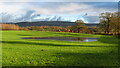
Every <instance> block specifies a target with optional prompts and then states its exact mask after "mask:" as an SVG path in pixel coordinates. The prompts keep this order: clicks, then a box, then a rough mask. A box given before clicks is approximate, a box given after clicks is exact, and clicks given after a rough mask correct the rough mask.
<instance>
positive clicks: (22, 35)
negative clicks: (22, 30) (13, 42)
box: [18, 34, 33, 36]
mask: <svg viewBox="0 0 120 68" xmlns="http://www.w3.org/2000/svg"><path fill="white" fill-rule="evenodd" d="M18 35H19V36H33V35H26V34H18Z"/></svg>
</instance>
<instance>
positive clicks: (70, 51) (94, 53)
mask: <svg viewBox="0 0 120 68" xmlns="http://www.w3.org/2000/svg"><path fill="white" fill-rule="evenodd" d="M58 36H59V37H60V36H70V37H91V38H99V39H98V41H92V42H72V41H59V40H35V39H21V38H23V37H58ZM118 41H119V39H117V38H116V37H114V36H104V35H92V34H82V33H69V32H66V33H65V32H49V31H2V65H3V66H117V65H118Z"/></svg>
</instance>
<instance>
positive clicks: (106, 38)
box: [98, 36, 120, 44]
mask: <svg viewBox="0 0 120 68" xmlns="http://www.w3.org/2000/svg"><path fill="white" fill-rule="evenodd" d="M98 41H100V42H102V43H109V44H119V42H120V39H118V38H117V37H116V36H102V37H100V39H99V40H98Z"/></svg>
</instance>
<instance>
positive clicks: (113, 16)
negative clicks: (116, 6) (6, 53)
mask: <svg viewBox="0 0 120 68" xmlns="http://www.w3.org/2000/svg"><path fill="white" fill-rule="evenodd" d="M0 29H1V30H38V31H57V32H74V33H89V34H112V35H119V34H120V12H114V13H110V12H105V13H101V14H100V23H99V26H96V27H87V26H85V23H84V21H82V20H77V21H76V23H75V25H73V26H67V27H60V26H59V27H58V26H29V27H19V26H18V25H15V24H1V26H0Z"/></svg>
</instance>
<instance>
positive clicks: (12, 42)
mask: <svg viewBox="0 0 120 68" xmlns="http://www.w3.org/2000/svg"><path fill="white" fill-rule="evenodd" d="M2 43H9V44H28V45H46V46H75V47H117V46H103V45H102V46H100V45H99V46H95V45H61V44H54V43H35V42H22V41H2Z"/></svg>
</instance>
